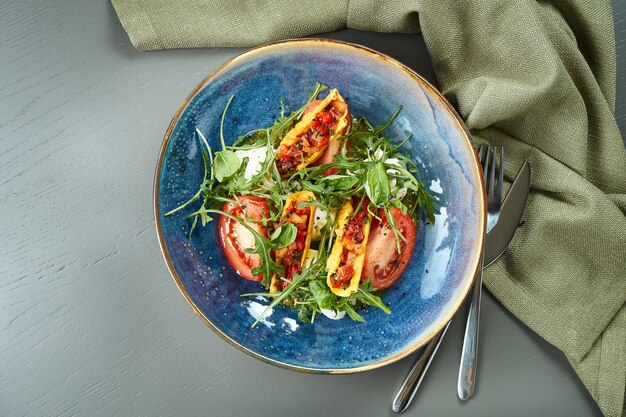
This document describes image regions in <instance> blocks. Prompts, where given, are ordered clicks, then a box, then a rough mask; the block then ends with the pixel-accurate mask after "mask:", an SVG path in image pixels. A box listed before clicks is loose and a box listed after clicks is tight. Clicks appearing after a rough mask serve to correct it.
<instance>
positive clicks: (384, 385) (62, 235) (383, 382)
mask: <svg viewBox="0 0 626 417" xmlns="http://www.w3.org/2000/svg"><path fill="white" fill-rule="evenodd" d="M625 3H626V2H625V1H624V0H620V1H615V4H616V5H619V10H616V15H615V17H616V30H617V33H618V38H619V39H621V40H620V41H619V42H618V53H619V54H620V55H619V62H620V65H621V69H622V70H621V71H620V72H619V81H618V85H619V86H620V87H619V88H620V90H619V91H620V93H618V105H617V113H618V117H619V119H620V122H621V123H622V126H623V125H624V116H623V113H624V109H625V108H626V107H625V105H624V94H623V93H624V89H623V86H624V83H625V82H626V80H624V71H623V68H624V59H625V58H624V45H625V44H624V38H625V37H626V29H625V25H624V21H625V16H626V15H625V13H624V9H625V8H626V7H625ZM329 36H330V37H333V38H338V39H345V40H350V41H355V42H360V43H363V44H366V45H369V46H372V47H374V48H377V49H381V50H383V51H384V52H388V53H390V54H391V55H393V56H395V57H397V58H398V59H400V60H402V61H404V62H406V63H407V64H408V65H410V66H412V67H414V68H416V69H417V70H418V71H420V72H422V73H424V74H426V76H427V77H428V78H430V79H433V75H432V68H431V67H430V63H429V61H428V57H427V53H426V50H425V47H424V44H423V42H422V40H421V39H420V38H419V37H418V36H409V35H381V34H365V33H360V32H356V31H341V32H338V33H334V34H332V35H329ZM0 38H1V39H2V40H3V42H2V43H1V44H0V57H1V58H0V62H1V65H0V212H1V213H2V217H0V248H1V250H0V329H1V333H0V416H3V417H4V416H6V417H17V416H29V417H38V416H94V417H96V416H144V415H145V416H196V415H197V416H207V415H208V416H221V415H228V416H249V415H255V416H274V417H280V416H288V415H289V416H290V415H294V414H297V415H302V416H334V415H346V416H348V415H359V416H364V417H367V416H385V415H392V412H391V409H390V404H391V399H392V397H393V394H394V392H395V389H396V388H397V386H398V385H399V384H400V382H401V381H402V379H403V378H404V375H405V373H406V372H407V370H408V368H409V365H410V363H411V362H412V361H413V358H409V359H406V360H403V361H401V362H399V363H396V364H393V365H391V366H388V367H386V368H384V369H380V370H375V371H371V372H368V373H365V374H360V375H350V376H320V375H307V374H298V373H294V372H291V371H286V370H283V369H279V368H276V367H273V366H270V365H267V364H264V363H261V362H259V361H257V360H255V359H253V358H251V357H248V356H246V355H245V354H243V353H241V352H240V351H238V350H236V349H234V348H232V347H231V346H229V345H228V344H226V343H225V342H224V341H222V340H221V339H220V338H219V337H218V336H216V335H214V334H213V333H212V332H211V331H210V330H209V329H208V328H207V327H206V326H205V325H204V324H203V323H202V321H201V320H199V319H198V318H197V317H196V316H195V315H194V314H193V313H192V311H191V309H190V308H189V307H188V306H187V305H186V303H185V301H184V299H183V297H182V296H181V295H180V294H179V292H178V290H177V289H176V286H175V285H174V283H173V281H172V280H171V278H170V277H169V274H168V272H167V270H166V268H165V265H164V262H163V261H162V258H161V254H160V251H159V247H158V243H157V239H156V233H155V230H154V221H153V215H152V182H153V173H154V169H155V162H156V158H157V155H158V150H159V146H160V144H161V140H162V137H163V134H164V132H165V129H166V127H167V125H168V123H169V121H170V118H171V117H172V115H173V114H174V112H175V110H176V108H177V107H178V105H179V103H181V102H182V101H183V99H184V98H185V96H186V95H187V93H188V91H190V90H191V89H192V88H193V87H194V86H195V84H196V83H197V82H199V81H200V80H201V79H202V78H203V77H204V76H205V75H206V74H208V73H210V72H211V71H212V70H213V69H215V68H217V67H218V66H219V65H221V64H222V63H223V62H224V61H225V60H227V59H228V58H230V57H231V56H233V55H234V54H236V53H237V52H239V51H238V50H233V49H228V50H222V49H211V50H206V49H204V50H177V51H160V52H153V53H141V52H138V51H136V50H134V49H133V48H132V47H131V45H130V43H129V41H128V39H127V37H126V34H125V33H124V31H123V29H122V27H121V25H120V24H119V22H118V20H117V18H116V16H115V14H114V12H113V10H112V7H111V6H110V5H109V3H108V2H85V1H80V0H64V1H61V0H56V1H44V0H33V1H28V2H20V1H17V0H12V1H1V2H0ZM622 131H623V130H622ZM483 314H484V316H483V317H484V320H483V323H482V328H481V357H480V363H481V365H480V366H481V375H480V379H479V383H478V387H477V394H476V398H474V399H473V400H472V401H470V402H467V403H461V402H459V401H458V400H457V399H456V396H455V384H456V375H457V366H458V358H459V354H460V345H461V339H462V335H461V333H462V328H461V324H460V322H459V321H457V322H455V323H453V325H452V327H451V329H450V331H449V333H448V336H447V337H446V343H444V344H443V346H442V348H441V350H440V353H439V355H438V357H437V359H436V360H435V362H434V364H433V366H432V367H431V371H430V373H429V375H428V376H427V377H426V380H425V383H424V385H423V387H422V389H421V391H420V393H419V394H418V397H417V398H416V400H415V402H414V404H413V406H412V407H411V408H410V409H409V410H408V412H407V413H406V415H408V416H411V415H413V416H418V415H456V414H463V415H465V416H483V415H504V414H505V413H506V415H526V416H545V415H553V416H561V415H568V416H590V415H599V411H598V410H597V408H596V407H595V405H594V403H593V401H592V400H591V398H590V397H589V395H588V394H587V393H586V391H585V390H584V388H583V387H582V385H581V384H580V383H579V382H578V380H577V379H576V377H575V375H574V373H573V372H572V371H571V369H570V368H569V366H568V364H567V361H566V360H565V359H564V358H563V357H562V355H561V354H560V353H559V352H558V351H556V350H555V349H553V348H552V347H551V346H549V345H547V344H546V343H545V342H543V341H542V340H540V339H539V338H538V337H537V336H535V335H534V334H532V333H531V332H529V331H528V330H527V329H526V328H525V327H524V326H523V325H522V324H520V323H519V322H518V321H517V320H515V318H513V317H512V316H510V315H509V314H508V313H507V312H506V311H504V310H503V309H502V307H501V306H499V305H498V304H497V303H495V302H494V301H493V300H492V299H491V298H490V297H487V299H486V300H485V303H484V310H483ZM512 410H513V411H515V412H513V413H511V411H512Z"/></svg>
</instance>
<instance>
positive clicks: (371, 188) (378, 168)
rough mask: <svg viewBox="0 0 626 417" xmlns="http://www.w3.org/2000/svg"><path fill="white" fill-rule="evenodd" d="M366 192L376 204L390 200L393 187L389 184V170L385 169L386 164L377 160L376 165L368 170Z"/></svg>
mask: <svg viewBox="0 0 626 417" xmlns="http://www.w3.org/2000/svg"><path fill="white" fill-rule="evenodd" d="M365 192H366V193H367V196H368V197H369V199H370V201H371V202H372V203H374V205H376V206H382V205H384V204H385V203H386V202H387V201H388V197H389V195H390V193H391V187H390V186H389V177H387V171H385V166H384V165H383V164H382V163H381V162H376V163H375V164H374V166H373V167H372V168H371V169H370V170H369V171H367V174H366V180H365Z"/></svg>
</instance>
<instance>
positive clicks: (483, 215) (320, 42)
mask: <svg viewBox="0 0 626 417" xmlns="http://www.w3.org/2000/svg"><path fill="white" fill-rule="evenodd" d="M290 45H299V46H301V47H304V48H306V47H307V46H310V45H314V46H317V47H319V46H324V47H331V48H336V47H339V48H353V49H354V50H356V51H357V52H360V53H362V54H365V55H369V56H370V57H373V58H375V59H379V60H382V61H384V62H386V63H387V64H389V65H391V66H393V67H395V68H396V69H398V70H401V71H404V72H405V73H406V74H407V75H409V76H410V77H411V78H413V79H414V80H415V81H416V82H417V83H418V84H420V85H421V87H423V88H424V89H425V90H427V91H428V92H429V93H431V96H432V97H434V98H436V99H437V101H438V102H439V103H440V104H442V105H443V107H444V108H445V109H447V110H448V112H449V114H450V115H452V116H453V119H454V121H455V124H456V126H457V128H458V129H459V131H460V132H461V133H462V137H463V139H464V142H465V144H466V146H467V147H468V151H469V152H470V153H471V155H472V156H473V162H474V163H473V166H472V167H473V169H474V171H475V174H476V175H477V176H478V178H479V187H480V190H481V193H480V195H479V198H478V211H479V216H478V217H479V221H480V223H481V224H479V229H482V233H481V234H480V235H479V237H478V239H479V241H478V250H477V251H476V252H475V254H474V257H473V259H472V260H471V266H472V267H471V268H470V269H469V270H470V271H473V276H472V278H471V279H467V280H466V282H465V285H464V287H463V288H462V290H461V296H460V297H459V298H458V300H456V302H455V303H454V305H453V308H451V309H450V310H449V311H448V313H447V314H446V315H445V316H444V317H443V318H441V319H439V321H438V322H437V323H436V324H435V326H434V327H433V329H432V330H431V332H429V334H428V335H426V336H425V337H424V338H422V340H420V341H419V342H417V343H413V344H411V345H410V346H408V347H406V348H405V349H404V350H402V351H400V352H398V353H396V354H394V355H392V356H387V357H385V358H382V359H380V360H377V361H375V362H373V363H370V364H367V365H362V366H357V367H353V368H330V369H327V368H316V367H306V366H298V365H292V364H289V363H285V362H281V361H279V360H276V359H272V358H270V357H267V356H264V355H262V354H261V353H259V352H255V351H254V350H252V349H249V348H247V347H245V346H243V345H241V344H240V343H239V342H237V341H236V340H234V339H232V338H231V337H230V336H228V335H227V334H225V333H224V332H222V330H221V329H220V328H219V327H217V326H216V325H215V324H213V322H211V320H210V319H209V318H208V317H206V316H205V315H204V313H203V312H202V311H201V310H200V308H199V307H198V306H197V305H196V304H195V303H194V302H193V300H192V299H191V296H190V295H189V293H188V292H187V289H186V288H185V286H184V285H183V283H182V281H181V280H180V278H179V276H178V274H177V272H176V270H175V269H174V266H173V264H172V262H171V259H170V256H169V253H168V251H167V248H166V246H165V239H164V237H163V232H162V229H161V221H160V212H159V178H160V177H161V168H162V166H163V158H164V156H165V151H166V149H167V145H168V144H169V141H170V137H171V134H172V132H173V130H174V127H175V126H176V124H177V123H178V121H179V119H180V115H181V114H182V112H183V111H184V110H185V108H186V107H187V105H188V104H189V103H190V102H191V100H192V99H193V98H194V97H195V96H196V94H197V93H198V92H199V91H200V90H201V89H202V88H203V87H204V86H205V85H206V84H207V83H209V81H210V80H211V79H213V78H214V77H215V76H217V75H218V74H220V73H221V72H223V71H224V70H226V69H227V68H228V67H229V66H231V65H233V64H237V62H238V61H241V60H244V59H245V58H246V57H247V56H248V55H251V54H254V53H258V52H259V51H261V50H263V49H267V50H273V49H275V48H277V47H278V48H279V47H281V46H290ZM153 211H154V217H155V226H156V232H157V236H158V239H159V248H160V250H161V254H162V255H163V259H164V260H165V264H166V266H167V269H168V271H169V272H170V275H171V277H172V279H173V280H174V282H175V283H176V286H177V287H178V289H179V291H180V292H181V294H182V295H183V297H184V298H185V301H187V303H188V304H189V306H190V307H191V309H192V310H193V311H194V313H196V315H197V316H198V317H200V319H202V321H203V322H204V323H205V324H206V325H207V326H208V327H209V328H211V329H212V330H213V331H214V332H215V333H216V334H217V335H218V336H220V337H221V338H222V339H224V340H225V341H227V342H228V343H229V344H231V345H233V346H235V347H236V348H238V349H239V350H241V351H243V352H245V353H247V354H248V355H250V356H252V357H254V358H257V359H260V360H262V361H264V362H266V363H269V364H272V365H276V366H279V367H281V368H285V369H290V370H294V371H299V372H305V373H315V374H351V373H358V372H364V371H370V370H373V369H376V368H380V367H382V366H386V365H389V364H391V363H393V362H396V361H398V360H400V359H402V358H404V357H406V356H408V355H410V354H411V353H413V352H415V351H416V350H417V349H419V348H420V347H422V346H424V345H425V344H426V343H427V342H428V341H429V340H431V339H432V338H433V337H434V336H435V335H437V334H438V333H439V332H440V331H441V330H442V329H443V328H444V326H445V325H446V324H447V323H448V322H449V321H450V320H451V319H452V317H453V316H454V315H455V314H456V312H457V311H458V310H459V308H460V306H461V304H462V303H463V300H465V298H466V297H467V294H468V292H469V289H470V288H471V287H472V284H473V283H474V281H475V279H476V277H477V272H478V268H479V266H480V265H479V264H480V262H479V261H480V257H481V254H482V251H483V247H484V243H485V235H486V224H487V209H486V191H485V185H484V179H483V172H482V168H481V165H480V161H479V158H478V154H477V152H476V149H475V148H474V144H473V141H472V139H471V135H470V132H469V130H468V129H467V127H466V126H465V124H464V123H463V120H462V119H461V117H460V116H459V114H458V113H457V111H456V110H455V109H454V107H452V105H451V104H450V103H449V102H448V101H447V100H446V99H445V97H444V96H443V94H442V93H441V92H440V91H439V90H437V89H436V88H435V87H434V86H433V85H432V84H430V83H429V82H428V81H426V79H424V78H423V77H422V76H421V75H419V74H418V73H416V72H415V71H413V70H412V69H410V68H408V67H407V66H406V65H404V64H402V63H401V62H399V61H398V60H396V59H394V58H392V57H390V56H388V55H386V54H383V53H382V52H379V51H376V50H374V49H371V48H368V47H366V46H363V45H359V44H355V43H351V42H344V41H338V40H334V39H323V38H295V39H286V40H281V41H276V42H270V43H266V44H263V45H259V46H256V47H254V48H250V49H247V50H246V51H243V52H241V53H239V54H237V55H235V56H234V57H232V58H230V59H229V60H227V61H226V62H225V63H224V64H222V65H220V66H219V67H218V68H217V69H215V70H214V71H213V72H211V73H210V74H209V75H207V76H206V77H205V78H204V79H202V81H200V82H199V83H198V84H197V85H196V86H195V87H194V89H193V90H192V91H191V92H190V93H189V94H188V95H187V97H186V98H185V100H184V101H183V102H182V104H181V105H180V106H179V107H178V109H177V110H176V113H175V114H174V116H173V117H172V120H171V122H170V124H169V126H168V128H167V130H166V132H165V136H164V138H163V142H162V143H161V148H160V150H159V157H158V159H157V166H156V170H155V175H154V186H153Z"/></svg>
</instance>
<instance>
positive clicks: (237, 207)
mask: <svg viewBox="0 0 626 417" xmlns="http://www.w3.org/2000/svg"><path fill="white" fill-rule="evenodd" d="M236 200H237V201H238V203H239V204H235V203H226V204H224V207H222V211H224V212H226V213H228V214H231V215H233V216H236V217H239V218H240V219H244V221H245V222H246V224H248V225H249V226H250V227H252V228H253V229H254V230H256V231H257V232H259V233H260V234H261V235H262V236H264V237H267V227H266V226H263V224H262V223H255V221H260V220H262V219H263V218H268V217H269V215H270V208H269V206H268V205H267V203H266V202H265V200H264V199H262V198H259V197H254V196H241V197H237V198H236ZM246 217H248V218H250V219H251V220H253V221H250V222H248V221H247V220H245V219H246ZM218 229H219V235H220V243H221V244H222V249H224V253H225V254H226V259H228V262H230V265H231V266H232V267H233V269H234V270H235V272H237V274H239V275H240V276H242V277H243V278H245V279H248V280H251V281H261V280H262V279H263V276H262V275H257V276H254V275H253V274H252V268H256V267H258V266H261V257H260V256H259V255H257V254H248V253H246V252H245V249H247V248H253V247H254V235H253V234H252V232H251V231H250V230H248V229H247V228H246V227H245V226H243V225H242V224H241V223H239V222H238V221H237V220H234V219H231V218H230V217H226V216H224V215H221V216H220V218H219V221H218Z"/></svg>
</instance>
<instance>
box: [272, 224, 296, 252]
mask: <svg viewBox="0 0 626 417" xmlns="http://www.w3.org/2000/svg"><path fill="white" fill-rule="evenodd" d="M297 232H298V229H296V226H295V225H294V224H293V223H284V224H282V225H280V226H278V228H277V229H276V230H274V232H273V233H272V235H271V236H270V239H271V241H272V244H273V245H275V246H276V247H277V248H284V247H287V246H289V245H291V244H292V243H293V242H294V240H296V234H297Z"/></svg>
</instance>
